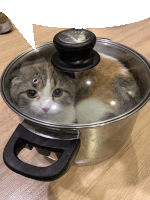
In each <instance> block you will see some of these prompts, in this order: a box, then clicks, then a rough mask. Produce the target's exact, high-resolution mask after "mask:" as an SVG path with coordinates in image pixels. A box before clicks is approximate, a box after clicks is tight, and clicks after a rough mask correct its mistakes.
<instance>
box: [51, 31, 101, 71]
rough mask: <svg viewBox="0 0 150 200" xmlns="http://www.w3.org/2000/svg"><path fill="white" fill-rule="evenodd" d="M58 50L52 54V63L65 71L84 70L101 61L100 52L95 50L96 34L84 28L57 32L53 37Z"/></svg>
mask: <svg viewBox="0 0 150 200" xmlns="http://www.w3.org/2000/svg"><path fill="white" fill-rule="evenodd" d="M53 43H54V46H55V47H56V49H57V50H58V52H56V53H55V54H54V55H53V56H52V63H53V65H54V66H55V67H57V68H59V69H61V70H63V71H70V72H76V71H83V70H87V69H90V68H92V67H94V66H95V65H97V64H98V62H99V61H100V56H99V54H98V53H97V52H96V51H94V50H93V47H94V45H95V43H96V36H95V35H94V34H93V33H92V32H91V31H88V30H84V29H67V30H64V31H61V32H59V33H57V34H56V35H55V37H54V39H53Z"/></svg>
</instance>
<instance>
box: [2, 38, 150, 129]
mask: <svg viewBox="0 0 150 200" xmlns="http://www.w3.org/2000/svg"><path fill="white" fill-rule="evenodd" d="M100 41H101V42H106V43H108V44H112V45H114V46H119V47H121V48H123V49H125V50H128V51H130V52H132V53H133V54H134V55H135V56H136V57H139V58H140V59H141V60H142V61H143V62H144V63H145V66H147V68H148V70H149V74H150V63H149V62H148V61H147V59H146V58H145V57H144V56H142V55H141V54H140V53H139V52H137V51H135V50H134V49H132V48H130V47H128V46H126V45H123V44H120V43H118V42H114V41H112V40H110V39H107V38H97V42H100ZM49 45H53V42H52V41H51V42H47V43H44V44H41V45H38V46H36V49H37V51H38V49H40V48H43V47H44V46H49ZM31 51H34V49H32V48H30V49H28V50H27V51H25V52H23V53H22V54H20V55H19V56H17V57H16V58H14V59H13V60H12V61H11V62H10V63H9V64H8V65H7V67H6V68H5V70H4V71H3V73H2V76H1V82H0V87H1V96H2V98H3V100H4V101H5V103H6V104H7V105H8V107H9V108H10V109H11V110H13V111H14V112H15V113H16V114H18V115H19V116H21V117H23V118H25V119H26V120H28V121H31V122H34V123H36V124H39V125H42V126H43V125H44V126H46V127H52V128H65V129H66V128H67V129H68V128H69V129H82V128H90V127H91V128H92V127H98V126H104V125H107V124H111V123H114V122H118V121H120V120H122V119H125V118H127V117H129V116H131V115H133V114H134V113H136V112H137V111H139V110H140V109H141V108H142V107H143V106H144V105H145V104H146V103H147V102H148V101H149V100H150V89H149V90H148V91H147V94H146V95H145V97H144V99H143V100H142V101H141V102H139V103H138V104H137V105H136V106H135V107H134V108H133V109H131V110H129V111H128V112H125V113H124V114H122V115H120V116H117V117H114V118H112V119H107V120H104V121H100V122H94V123H88V124H62V123H51V122H45V121H42V120H39V119H34V118H32V117H30V116H27V115H26V114H23V113H22V112H20V111H19V110H18V109H16V108H15V107H14V105H13V104H12V102H11V101H10V100H9V99H8V98H7V95H6V94H5V87H4V80H5V76H6V74H7V71H8V69H9V68H10V67H11V66H12V65H13V64H14V63H15V62H16V61H17V60H18V59H20V58H21V57H23V56H24V55H25V54H27V53H29V52H31Z"/></svg>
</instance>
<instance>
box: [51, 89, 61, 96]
mask: <svg viewBox="0 0 150 200" xmlns="http://www.w3.org/2000/svg"><path fill="white" fill-rule="evenodd" d="M62 94H63V89H60V88H57V89H56V90H54V91H53V97H60V96H61V95H62Z"/></svg>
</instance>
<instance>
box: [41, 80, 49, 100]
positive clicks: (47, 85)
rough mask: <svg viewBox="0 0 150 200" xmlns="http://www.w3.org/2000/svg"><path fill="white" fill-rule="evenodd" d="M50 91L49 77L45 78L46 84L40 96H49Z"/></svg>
mask: <svg viewBox="0 0 150 200" xmlns="http://www.w3.org/2000/svg"><path fill="white" fill-rule="evenodd" d="M50 91H51V84H50V79H47V82H46V85H45V87H44V89H43V91H42V96H43V97H46V96H49V93H50Z"/></svg>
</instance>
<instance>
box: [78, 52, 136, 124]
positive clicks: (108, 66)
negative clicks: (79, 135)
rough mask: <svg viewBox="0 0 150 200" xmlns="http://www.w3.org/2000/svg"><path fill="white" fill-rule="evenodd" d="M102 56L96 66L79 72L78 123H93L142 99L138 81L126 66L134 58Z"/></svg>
mask: <svg viewBox="0 0 150 200" xmlns="http://www.w3.org/2000/svg"><path fill="white" fill-rule="evenodd" d="M100 56H101V61H100V63H99V64H98V65H97V66H96V67H94V68H92V69H91V70H88V71H83V72H80V73H77V74H76V79H77V82H78V85H77V89H76V90H77V92H76V100H75V101H76V116H77V120H78V123H83V124H84V123H94V122H99V121H103V120H107V119H110V118H113V117H116V116H119V115H121V114H123V113H125V112H127V111H128V110H130V109H131V108H133V107H134V106H135V105H137V103H138V102H139V100H140V91H139V88H138V85H137V83H136V81H135V79H134V77H133V75H132V74H131V73H130V71H129V69H128V68H127V67H126V66H127V65H129V64H131V63H132V62H133V61H132V58H131V57H130V56H129V55H126V56H124V57H122V58H121V59H120V61H118V60H117V59H115V58H112V57H110V56H107V55H105V54H100ZM132 64H134V63H132Z"/></svg>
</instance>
